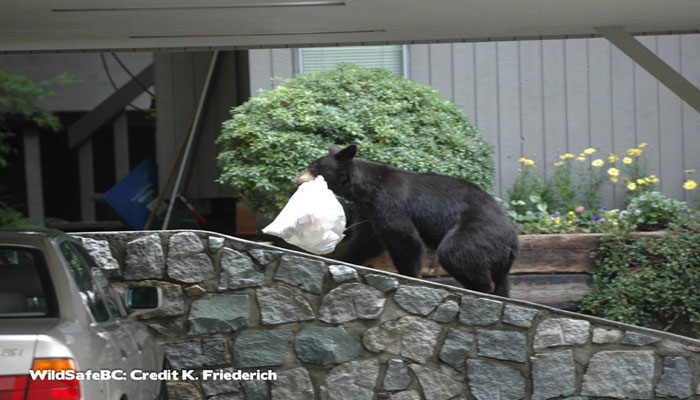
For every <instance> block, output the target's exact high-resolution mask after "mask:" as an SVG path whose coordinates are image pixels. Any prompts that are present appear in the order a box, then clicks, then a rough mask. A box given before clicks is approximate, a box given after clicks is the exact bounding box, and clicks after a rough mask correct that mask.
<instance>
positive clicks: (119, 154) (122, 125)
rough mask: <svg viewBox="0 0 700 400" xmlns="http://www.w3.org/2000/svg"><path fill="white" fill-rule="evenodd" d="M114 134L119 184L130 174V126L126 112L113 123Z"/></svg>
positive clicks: (115, 160)
mask: <svg viewBox="0 0 700 400" xmlns="http://www.w3.org/2000/svg"><path fill="white" fill-rule="evenodd" d="M112 131H113V132H114V172H115V175H116V178H117V182H118V181H120V180H121V179H122V178H124V177H125V176H126V175H128V174H129V125H128V122H127V116H126V112H123V113H121V114H119V115H118V116H117V117H116V118H115V119H114V121H113V122H112Z"/></svg>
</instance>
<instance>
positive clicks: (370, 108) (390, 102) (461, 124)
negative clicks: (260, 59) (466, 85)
mask: <svg viewBox="0 0 700 400" xmlns="http://www.w3.org/2000/svg"><path fill="white" fill-rule="evenodd" d="M231 114H232V119H230V120H228V121H226V122H224V123H223V128H222V133H221V135H220V137H219V139H218V143H220V144H221V146H222V148H223V150H222V152H221V153H220V154H219V156H218V163H219V167H220V169H221V171H222V172H221V176H220V177H219V182H222V183H226V184H230V185H232V186H233V187H235V188H236V189H237V190H238V191H239V192H240V193H241V195H242V196H243V199H244V201H245V202H246V203H247V204H249V205H251V206H252V207H253V208H255V209H256V210H257V211H258V212H261V213H264V214H275V213H277V212H278V211H279V210H280V209H281V208H282V207H283V206H284V204H285V202H286V201H287V200H288V199H289V196H290V195H291V193H292V192H293V191H294V188H293V186H292V185H291V183H290V181H291V179H292V178H294V177H295V176H296V175H297V174H298V173H299V172H301V170H303V169H304V168H305V167H306V166H307V165H308V164H309V162H311V161H312V160H314V159H315V158H317V157H320V156H323V155H325V154H327V149H328V146H329V145H330V144H338V145H347V144H351V143H354V144H357V145H358V146H359V157H362V158H366V159H369V160H373V161H378V162H383V163H388V164H391V165H394V166H397V167H399V168H404V169H408V170H414V171H432V172H436V173H440V174H446V175H452V176H457V177H461V178H464V179H467V180H470V181H472V182H474V183H475V184H477V185H479V186H480V187H482V188H484V189H486V190H489V191H490V190H491V188H492V185H493V169H494V167H493V161H492V159H491V153H492V149H491V146H489V145H488V144H487V143H486V142H484V141H483V140H482V139H481V136H480V134H479V131H478V130H477V129H476V128H475V127H474V126H473V125H471V124H470V123H469V121H468V119H467V117H466V116H465V115H464V114H463V113H462V112H461V110H460V109H459V108H458V107H457V106H455V105H454V104H453V103H452V102H450V101H447V100H444V99H442V98H441V96H440V94H439V92H437V91H436V90H434V89H432V88H430V87H429V86H425V85H421V84H418V83H416V82H413V81H411V80H408V79H403V78H400V77H397V76H395V75H393V74H391V73H390V72H388V71H386V70H372V69H366V68H361V67H357V66H353V65H348V64H345V65H341V66H339V67H338V68H336V69H334V70H329V71H316V72H309V73H305V74H300V75H297V76H296V77H294V78H292V79H288V80H285V81H284V82H283V83H282V84H281V85H280V86H277V87H276V88H274V89H272V90H267V91H261V93H260V95H259V96H258V97H256V98H252V99H250V100H249V101H247V102H246V103H244V104H242V105H240V106H238V107H236V108H234V109H233V110H232V111H231Z"/></svg>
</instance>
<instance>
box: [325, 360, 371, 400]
mask: <svg viewBox="0 0 700 400" xmlns="http://www.w3.org/2000/svg"><path fill="white" fill-rule="evenodd" d="M378 376H379V362H378V361H377V360H376V359H368V360H357V361H350V362H347V363H345V364H341V365H338V366H337V367H335V368H333V369H332V370H331V371H330V372H329V373H328V375H326V381H325V392H326V395H327V396H328V397H327V398H328V400H349V399H352V400H372V399H373V398H374V387H375V385H376V383H377V378H378Z"/></svg>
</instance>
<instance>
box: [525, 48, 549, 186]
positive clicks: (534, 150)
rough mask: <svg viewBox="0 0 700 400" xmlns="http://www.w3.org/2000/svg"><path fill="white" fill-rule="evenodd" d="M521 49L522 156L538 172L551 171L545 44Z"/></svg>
mask: <svg viewBox="0 0 700 400" xmlns="http://www.w3.org/2000/svg"><path fill="white" fill-rule="evenodd" d="M518 45H519V47H520V51H519V54H520V76H519V79H520V96H519V102H520V122H521V128H520V129H521V131H520V135H521V138H520V140H521V143H522V146H521V155H522V156H523V157H526V158H530V159H532V160H534V161H535V163H536V164H537V168H538V169H540V170H541V171H543V172H544V173H546V172H547V170H548V169H549V168H551V164H550V165H548V164H547V163H546V162H545V157H544V140H545V138H544V123H543V115H544V108H543V105H544V99H543V94H542V57H541V55H542V42H540V41H524V42H519V43H518Z"/></svg>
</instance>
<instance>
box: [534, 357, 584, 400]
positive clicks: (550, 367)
mask: <svg viewBox="0 0 700 400" xmlns="http://www.w3.org/2000/svg"><path fill="white" fill-rule="evenodd" d="M530 361H531V363H532V400H546V399H551V398H553V397H560V396H570V395H572V394H574V393H575V392H576V367H575V365H574V355H573V352H572V351H571V350H567V351H562V352H558V353H544V354H538V355H536V356H534V357H530Z"/></svg>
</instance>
